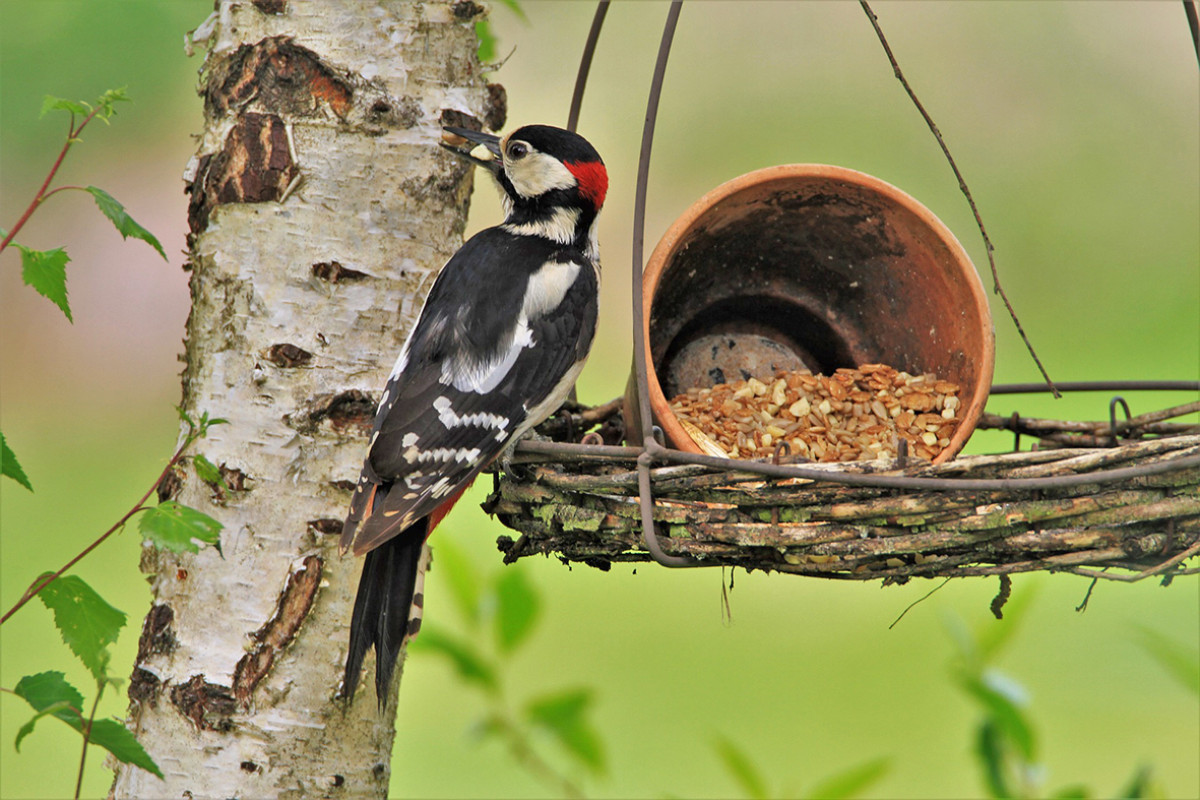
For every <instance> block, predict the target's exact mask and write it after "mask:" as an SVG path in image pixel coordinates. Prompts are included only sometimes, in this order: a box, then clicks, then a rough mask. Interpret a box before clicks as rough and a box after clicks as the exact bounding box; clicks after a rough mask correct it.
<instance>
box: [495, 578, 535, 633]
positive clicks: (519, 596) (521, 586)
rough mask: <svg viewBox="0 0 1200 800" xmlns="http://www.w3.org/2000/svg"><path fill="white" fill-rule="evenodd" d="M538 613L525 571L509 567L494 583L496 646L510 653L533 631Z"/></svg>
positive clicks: (533, 593)
mask: <svg viewBox="0 0 1200 800" xmlns="http://www.w3.org/2000/svg"><path fill="white" fill-rule="evenodd" d="M540 611H541V602H540V600H539V598H538V595H537V592H536V591H535V590H534V588H533V586H532V585H530V583H529V579H528V578H526V577H525V572H524V571H523V570H521V569H520V568H509V569H506V570H504V571H503V572H502V573H501V574H500V578H499V579H498V580H497V581H496V643H497V644H498V645H499V647H500V650H501V652H504V653H511V652H512V651H513V650H514V649H515V648H516V647H517V645H519V644H520V643H521V642H523V641H524V640H525V639H526V637H528V636H529V634H530V632H531V631H532V630H533V624H534V622H536V621H537V617H538V613H539V612H540Z"/></svg>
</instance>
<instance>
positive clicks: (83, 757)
mask: <svg viewBox="0 0 1200 800" xmlns="http://www.w3.org/2000/svg"><path fill="white" fill-rule="evenodd" d="M102 694H104V681H103V680H101V681H99V683H98V685H97V687H96V699H95V700H94V701H93V702H92V713H91V714H90V715H88V718H87V722H84V723H83V730H82V731H81V733H82V734H83V748H82V751H81V752H80V753H79V774H78V775H77V776H76V777H75V800H79V792H80V791H81V790H82V789H83V768H84V765H86V764H87V750H88V743H89V742H90V741H91V738H92V724H93V723H94V722H95V721H96V709H97V708H99V707H100V696H101V695H102ZM79 718H80V720H82V719H83V715H82V714H80V715H79Z"/></svg>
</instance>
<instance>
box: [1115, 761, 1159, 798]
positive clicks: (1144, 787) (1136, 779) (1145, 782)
mask: <svg viewBox="0 0 1200 800" xmlns="http://www.w3.org/2000/svg"><path fill="white" fill-rule="evenodd" d="M1153 778H1154V770H1153V769H1152V768H1151V767H1150V765H1149V764H1143V765H1142V766H1140V767H1138V771H1137V772H1135V773H1134V774H1133V777H1132V778H1131V779H1130V780H1129V783H1128V784H1126V786H1125V788H1124V789H1122V790H1121V791H1120V793H1118V794H1117V797H1119V798H1121V800H1141V798H1143V797H1149V796H1150V793H1151V790H1152V789H1153V788H1154V782H1153Z"/></svg>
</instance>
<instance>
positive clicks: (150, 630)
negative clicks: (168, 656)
mask: <svg viewBox="0 0 1200 800" xmlns="http://www.w3.org/2000/svg"><path fill="white" fill-rule="evenodd" d="M174 621H175V611H174V610H173V609H172V608H171V607H170V606H169V605H166V604H165V603H159V604H157V605H155V606H154V607H152V608H151V609H150V613H149V614H147V615H146V618H145V619H144V620H142V635H141V637H140V638H139V639H138V649H137V658H136V659H135V660H134V663H135V664H141V663H143V662H144V661H145V660H146V659H148V658H150V657H151V656H154V655H158V654H160V653H170V652H172V651H173V650H174V649H175V647H176V646H177V645H178V642H177V641H176V640H175V631H174V630H172V629H171V623H172V622H174Z"/></svg>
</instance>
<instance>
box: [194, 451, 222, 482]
mask: <svg viewBox="0 0 1200 800" xmlns="http://www.w3.org/2000/svg"><path fill="white" fill-rule="evenodd" d="M192 466H193V467H195V468H196V475H198V476H199V477H200V480H202V481H204V482H205V483H207V484H210V485H212V486H219V487H221V489H224V490H228V489H229V486H227V485H226V483H225V478H224V477H223V476H222V475H221V470H219V469H217V465H216V464H214V463H212V462H211V461H209V460H208V459H207V458H206V457H205V456H204V455H203V454H201V453H197V454H196V455H194V456H192Z"/></svg>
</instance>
